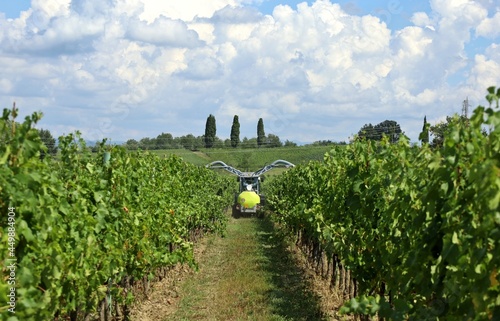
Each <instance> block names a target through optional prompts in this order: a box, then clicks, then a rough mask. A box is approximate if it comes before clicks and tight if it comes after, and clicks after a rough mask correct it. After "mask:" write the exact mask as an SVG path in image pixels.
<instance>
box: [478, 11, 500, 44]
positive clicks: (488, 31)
mask: <svg viewBox="0 0 500 321" xmlns="http://www.w3.org/2000/svg"><path fill="white" fill-rule="evenodd" d="M476 34H477V35H478V36H483V37H487V38H495V37H498V36H499V35H500V11H499V12H497V13H495V15H494V16H493V17H491V18H487V19H484V20H482V21H481V23H480V24H479V26H477V29H476Z"/></svg>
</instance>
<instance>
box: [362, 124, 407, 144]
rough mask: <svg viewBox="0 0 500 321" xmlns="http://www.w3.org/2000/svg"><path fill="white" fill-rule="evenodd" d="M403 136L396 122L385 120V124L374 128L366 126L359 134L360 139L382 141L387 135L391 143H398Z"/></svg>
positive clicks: (369, 125)
mask: <svg viewBox="0 0 500 321" xmlns="http://www.w3.org/2000/svg"><path fill="white" fill-rule="evenodd" d="M401 134H402V131H401V127H400V126H399V124H398V123H397V122H396V121H394V120H384V121H383V122H381V123H379V124H377V125H375V126H373V125H372V124H365V125H364V126H363V127H361V129H360V130H359V132H358V137H359V138H361V139H363V138H364V139H371V140H377V141H380V140H382V137H383V136H384V135H385V136H387V137H388V138H389V141H390V142H391V143H397V142H398V141H399V137H400V135H401Z"/></svg>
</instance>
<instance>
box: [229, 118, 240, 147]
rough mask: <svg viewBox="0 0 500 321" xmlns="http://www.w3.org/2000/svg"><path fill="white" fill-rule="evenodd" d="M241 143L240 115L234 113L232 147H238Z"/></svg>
mask: <svg viewBox="0 0 500 321" xmlns="http://www.w3.org/2000/svg"><path fill="white" fill-rule="evenodd" d="M239 143H240V122H239V119H238V115H234V118H233V126H231V147H233V148H236V147H238V145H239Z"/></svg>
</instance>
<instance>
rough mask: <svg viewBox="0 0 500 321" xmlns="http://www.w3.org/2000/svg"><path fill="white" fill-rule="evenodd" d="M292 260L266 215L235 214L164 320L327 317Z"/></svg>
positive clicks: (210, 241)
mask: <svg viewBox="0 0 500 321" xmlns="http://www.w3.org/2000/svg"><path fill="white" fill-rule="evenodd" d="M294 262H295V261H294V259H293V257H292V255H291V254H290V253H289V252H288V251H287V250H286V247H285V245H284V243H283V241H282V240H281V239H280V238H279V237H277V236H276V235H275V234H274V233H273V229H272V225H271V223H270V222H269V220H268V219H257V218H240V219H234V218H231V219H230V222H229V224H228V231H227V236H226V237H224V238H220V237H210V238H209V239H208V240H207V246H206V252H205V253H204V254H203V255H202V257H201V260H200V269H199V272H198V273H195V274H193V275H192V277H190V278H188V279H187V280H185V281H184V282H183V284H182V285H181V286H180V289H179V296H180V300H179V303H178V306H177V309H176V310H175V312H174V313H173V314H171V315H169V316H168V317H167V318H166V319H164V320H176V321H180V320H276V321H277V320H325V319H324V318H323V317H322V316H321V315H322V314H321V312H320V308H319V303H318V298H317V297H315V295H313V294H312V293H310V292H309V291H308V290H307V286H308V285H307V283H306V282H305V281H304V280H303V279H302V273H301V271H300V269H299V268H298V267H297V266H296V265H295V264H294ZM159 321H160V320H159ZM161 321H163V320H161Z"/></svg>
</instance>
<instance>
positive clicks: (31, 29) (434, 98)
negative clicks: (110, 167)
mask: <svg viewBox="0 0 500 321" xmlns="http://www.w3.org/2000/svg"><path fill="white" fill-rule="evenodd" d="M490 86H500V2H499V1H498V0H476V1H472V0H430V1H412V2H410V1H403V0H389V1H381V0H363V1H362V0H359V1H355V0H352V1H344V0H342V1H337V2H334V1H327V0H316V1H298V0H289V1H286V0H210V1H207V0H182V1H180V0H175V1H174V0H168V1H166V0H165V1H159V0H31V1H28V0H15V1H13V0H0V106H1V107H2V108H10V107H12V105H13V102H15V103H16V106H17V107H18V108H19V111H20V114H21V116H22V117H24V116H26V115H29V114H31V113H33V112H34V111H41V112H43V114H44V116H43V119H42V120H41V121H40V123H39V124H38V125H37V127H38V128H44V129H49V130H50V131H51V132H52V134H53V135H54V136H55V137H58V136H59V135H63V134H68V133H72V132H75V131H76V130H79V131H80V132H81V133H82V135H83V137H84V138H85V139H87V140H90V141H96V140H101V139H103V138H109V139H111V142H123V141H126V140H128V139H136V140H139V139H141V138H144V137H156V136H157V135H159V134H161V133H171V134H172V135H173V136H182V135H187V134H193V135H195V136H199V135H203V133H204V129H205V123H206V120H207V117H208V116H209V115H210V114H212V115H214V116H215V118H216V122H217V136H218V137H220V138H222V139H227V138H229V136H230V130H231V125H232V121H233V117H234V115H238V116H239V121H240V126H241V127H240V131H241V134H240V138H243V137H248V138H250V137H256V135H257V122H258V119H259V118H263V120H264V127H265V132H266V134H275V135H278V136H279V137H280V139H281V140H282V141H284V140H290V141H294V142H297V143H299V144H304V143H311V142H314V141H318V140H332V141H348V140H349V139H351V138H352V137H353V136H354V135H355V134H356V133H357V132H358V131H359V129H360V128H361V127H362V126H363V125H365V124H368V123H371V124H373V125H375V124H378V123H380V122H382V121H384V120H394V121H396V122H397V123H398V124H400V126H401V129H402V130H403V132H405V134H406V135H407V136H408V137H409V138H410V140H411V141H412V142H416V141H418V134H419V132H420V131H421V129H422V125H423V119H424V116H426V117H427V121H428V122H430V123H431V124H436V123H437V122H439V121H443V120H444V119H445V118H446V116H449V115H452V114H454V113H461V112H462V105H463V102H464V100H465V99H468V101H469V105H470V106H471V107H470V109H471V110H472V109H473V108H474V107H476V106H478V105H487V102H486V100H485V98H484V97H485V95H486V89H487V88H488V87H490Z"/></svg>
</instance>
